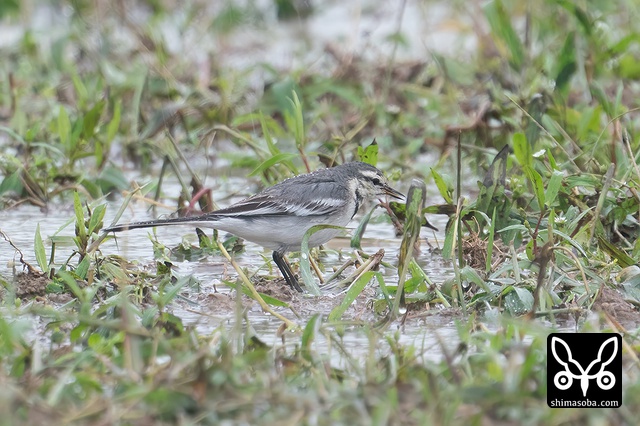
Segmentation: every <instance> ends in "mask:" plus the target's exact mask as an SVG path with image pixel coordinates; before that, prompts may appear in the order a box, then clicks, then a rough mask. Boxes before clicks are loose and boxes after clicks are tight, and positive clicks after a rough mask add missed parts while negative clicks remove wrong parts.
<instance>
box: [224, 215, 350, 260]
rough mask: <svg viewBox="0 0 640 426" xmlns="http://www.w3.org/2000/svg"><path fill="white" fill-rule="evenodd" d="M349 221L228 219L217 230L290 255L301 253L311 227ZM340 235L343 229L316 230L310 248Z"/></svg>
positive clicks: (285, 217) (284, 218)
mask: <svg viewBox="0 0 640 426" xmlns="http://www.w3.org/2000/svg"><path fill="white" fill-rule="evenodd" d="M349 219H350V218H348V217H346V218H338V220H336V219H335V218H334V219H332V220H330V221H325V222H323V221H321V220H316V219H315V218H309V217H295V216H293V217H292V216H283V217H281V218H279V217H278V218H276V217H269V218H268V219H260V218H256V219H254V220H252V221H250V222H248V221H247V220H246V219H235V218H231V217H229V218H223V219H221V220H219V221H218V222H216V223H215V224H216V226H215V228H217V229H219V230H222V231H227V232H230V233H232V234H234V235H237V236H238V237H241V238H243V239H245V240H247V241H251V242H253V243H256V244H259V245H261V246H263V247H266V248H268V249H270V250H274V251H280V252H289V251H298V250H300V245H301V244H302V239H303V238H304V235H305V233H306V232H307V231H308V230H309V229H310V228H311V227H313V226H315V225H323V224H329V225H334V226H340V227H344V226H346V225H347V224H348V223H349ZM325 220H326V218H325ZM341 232H342V228H338V229H336V228H328V229H321V230H319V231H316V232H314V233H313V234H312V235H311V236H310V237H309V247H317V246H319V245H321V244H324V243H326V242H327V241H329V240H331V239H332V238H334V237H335V236H337V235H338V234H340V233H341Z"/></svg>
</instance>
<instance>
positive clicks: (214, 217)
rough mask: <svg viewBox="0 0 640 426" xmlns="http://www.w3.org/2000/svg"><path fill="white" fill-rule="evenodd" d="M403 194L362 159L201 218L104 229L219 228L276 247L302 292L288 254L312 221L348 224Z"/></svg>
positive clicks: (325, 232) (324, 235)
mask: <svg viewBox="0 0 640 426" xmlns="http://www.w3.org/2000/svg"><path fill="white" fill-rule="evenodd" d="M382 195H389V196H391V197H394V198H398V199H400V198H404V195H403V194H402V193H400V192H398V191H396V190H395V189H393V188H391V187H390V186H389V183H388V181H387V179H386V178H385V177H384V175H383V174H382V172H381V171H380V170H378V169H377V168H375V167H373V166H371V165H369V164H366V163H360V162H353V163H346V164H343V165H341V166H337V167H333V168H329V169H321V170H318V171H315V172H313V173H308V174H304V175H299V176H295V177H292V178H289V179H286V180H284V181H282V182H280V183H278V184H276V185H274V186H272V187H270V188H267V189H265V190H264V191H262V192H260V193H258V194H256V195H254V196H252V197H249V198H247V199H245V200H243V201H240V202H238V203H236V204H233V205H232V206H229V207H227V208H224V209H220V210H217V211H215V212H211V213H207V214H203V215H200V216H191V217H179V218H173V219H159V220H151V221H148V222H134V223H128V224H124V225H116V226H112V227H110V228H106V229H104V231H105V232H119V231H126V230H129V229H136V228H150V227H155V226H166V225H191V226H197V227H198V226H201V227H206V228H213V229H218V230H221V231H226V232H229V233H231V234H234V235H237V236H238V237H241V238H243V239H245V240H247V241H251V242H254V243H256V244H259V245H261V246H263V247H266V248H268V249H271V250H273V260H274V261H275V263H276V265H278V268H279V269H280V272H282V275H283V276H284V279H285V280H286V282H287V284H289V286H291V287H292V288H295V289H296V290H298V291H302V289H301V288H300V285H299V284H298V281H297V279H296V277H295V275H294V274H293V271H291V266H290V265H289V263H288V261H287V259H286V258H285V257H284V254H285V253H287V252H290V251H299V250H300V245H301V243H302V238H303V237H304V235H305V233H306V232H307V230H308V229H309V228H311V227H312V226H314V225H321V224H326V225H336V226H346V225H347V224H348V223H349V221H350V220H351V219H352V218H353V216H355V214H356V213H357V212H358V209H359V208H360V206H361V205H362V203H363V201H365V200H369V199H374V198H376V197H378V196H382ZM338 233H340V230H339V229H322V230H320V231H317V232H316V233H314V234H312V235H311V236H310V238H309V247H317V246H319V245H321V244H324V243H326V242H327V241H329V240H330V239H332V238H333V237H335V236H336V235H338Z"/></svg>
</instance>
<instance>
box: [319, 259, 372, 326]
mask: <svg viewBox="0 0 640 426" xmlns="http://www.w3.org/2000/svg"><path fill="white" fill-rule="evenodd" d="M373 277H376V278H377V279H378V282H380V281H381V280H382V274H380V272H374V271H367V272H365V273H364V274H362V275H360V276H359V277H358V279H357V280H355V281H354V282H353V284H351V286H350V287H349V289H348V290H347V292H346V293H345V295H344V298H343V299H342V302H340V304H339V305H338V306H336V307H335V308H333V310H332V311H331V313H330V314H329V321H337V320H339V319H340V318H342V315H344V313H345V312H346V311H347V309H348V308H349V306H351V304H352V303H353V302H354V300H356V298H357V297H358V296H359V295H360V293H362V290H364V288H365V286H366V285H367V284H368V283H369V281H371V279H372V278H373Z"/></svg>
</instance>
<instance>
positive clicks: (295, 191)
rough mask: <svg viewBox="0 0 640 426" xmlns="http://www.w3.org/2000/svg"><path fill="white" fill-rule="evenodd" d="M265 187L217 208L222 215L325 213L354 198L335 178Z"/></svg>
mask: <svg viewBox="0 0 640 426" xmlns="http://www.w3.org/2000/svg"><path fill="white" fill-rule="evenodd" d="M285 183H286V184H279V185H275V186H272V187H271V188H268V189H266V190H265V191H263V192H261V193H259V194H256V195H254V196H253V197H249V198H247V199H246V200H243V201H240V202H238V203H236V204H234V205H232V206H229V207H227V208H224V209H221V210H217V211H215V212H214V214H216V215H219V216H245V217H248V216H274V215H275V216H277V215H294V216H322V215H327V214H331V213H332V212H334V211H335V210H336V209H340V208H341V207H343V206H344V205H346V204H347V203H349V201H350V199H349V197H348V191H347V189H346V188H344V186H341V185H339V184H337V183H336V182H333V181H321V182H315V183H309V182H296V181H290V182H289V181H285Z"/></svg>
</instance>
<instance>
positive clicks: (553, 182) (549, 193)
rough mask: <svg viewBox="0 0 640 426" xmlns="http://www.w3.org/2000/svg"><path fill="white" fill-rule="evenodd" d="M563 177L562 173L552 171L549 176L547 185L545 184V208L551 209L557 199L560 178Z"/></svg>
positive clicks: (560, 182)
mask: <svg viewBox="0 0 640 426" xmlns="http://www.w3.org/2000/svg"><path fill="white" fill-rule="evenodd" d="M563 177H564V173H562V172H561V171H559V170H554V171H553V173H552V174H551V178H550V179H549V183H547V190H546V191H545V194H544V198H545V202H546V203H547V206H549V207H551V206H553V204H554V203H555V201H556V198H558V191H560V188H561V187H562V178H563Z"/></svg>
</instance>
